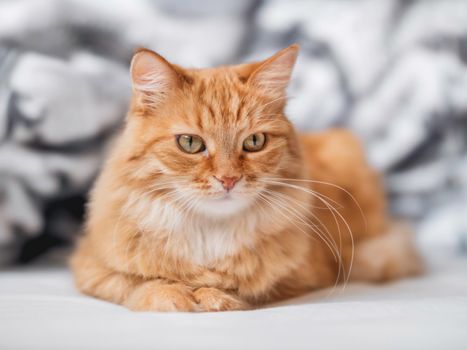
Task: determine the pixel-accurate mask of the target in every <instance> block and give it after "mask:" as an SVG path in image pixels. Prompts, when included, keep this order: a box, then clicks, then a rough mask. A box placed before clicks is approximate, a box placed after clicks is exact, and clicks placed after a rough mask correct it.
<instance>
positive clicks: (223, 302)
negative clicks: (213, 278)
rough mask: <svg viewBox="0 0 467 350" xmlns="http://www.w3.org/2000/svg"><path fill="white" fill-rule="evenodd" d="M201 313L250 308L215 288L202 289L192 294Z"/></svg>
mask: <svg viewBox="0 0 467 350" xmlns="http://www.w3.org/2000/svg"><path fill="white" fill-rule="evenodd" d="M193 295H194V297H195V300H196V302H197V303H198V305H199V308H200V310H201V311H228V310H246V309H249V308H250V306H249V305H248V303H246V302H245V301H243V300H241V299H240V298H239V297H237V296H235V295H233V294H229V293H227V292H224V291H222V290H220V289H217V288H210V287H202V288H198V289H197V290H195V291H194V293H193Z"/></svg>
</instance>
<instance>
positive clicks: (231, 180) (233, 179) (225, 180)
mask: <svg viewBox="0 0 467 350" xmlns="http://www.w3.org/2000/svg"><path fill="white" fill-rule="evenodd" d="M214 177H215V178H216V180H217V181H219V182H220V183H221V184H222V187H224V189H226V190H227V191H230V190H231V189H232V188H234V186H235V184H236V183H237V182H238V180H240V178H241V176H220V177H217V176H214Z"/></svg>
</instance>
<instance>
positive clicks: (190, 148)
mask: <svg viewBox="0 0 467 350" xmlns="http://www.w3.org/2000/svg"><path fill="white" fill-rule="evenodd" d="M177 143H178V146H179V148H180V149H181V150H182V151H183V152H186V153H190V154H194V153H198V152H202V151H204V150H205V149H206V146H205V145H204V142H203V139H202V138H201V137H199V136H196V135H177Z"/></svg>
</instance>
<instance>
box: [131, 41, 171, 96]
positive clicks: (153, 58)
mask: <svg viewBox="0 0 467 350" xmlns="http://www.w3.org/2000/svg"><path fill="white" fill-rule="evenodd" d="M130 72H131V80H132V85H133V90H134V91H136V92H140V93H142V94H144V96H146V97H147V98H146V99H145V100H147V101H148V102H151V103H157V102H160V101H162V100H163V99H164V98H165V97H166V96H167V95H169V94H170V92H171V91H173V90H174V89H176V88H177V86H178V85H179V76H178V74H177V72H176V71H175V70H174V68H173V67H172V65H171V64H170V63H169V62H167V60H166V59H165V58H163V57H162V56H160V55H158V54H157V53H155V52H153V51H151V50H147V49H141V50H139V51H138V52H136V53H135V55H134V56H133V59H132V61H131V67H130Z"/></svg>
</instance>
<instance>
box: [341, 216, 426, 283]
mask: <svg viewBox="0 0 467 350" xmlns="http://www.w3.org/2000/svg"><path fill="white" fill-rule="evenodd" d="M423 271H424V263H423V259H422V257H421V255H420V254H419V252H418V250H417V248H416V245H415V241H414V234H413V232H412V230H411V228H410V227H409V225H408V224H406V223H401V222H393V223H392V224H391V226H390V227H389V229H388V230H387V231H386V232H384V233H383V234H381V235H379V236H376V237H372V238H369V239H366V240H363V241H361V242H359V243H358V244H357V245H356V247H355V253H354V259H353V266H352V270H351V274H350V279H351V280H353V281H370V282H384V281H390V280H394V279H398V278H403V277H408V276H414V275H418V274H421V273H422V272H423Z"/></svg>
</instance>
